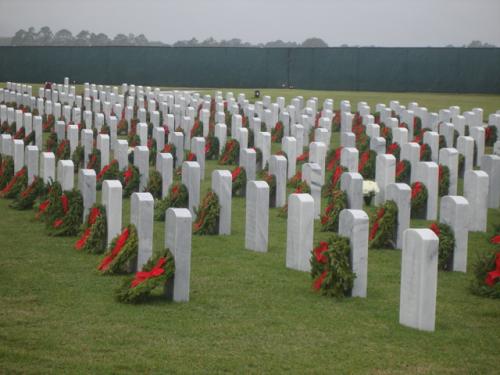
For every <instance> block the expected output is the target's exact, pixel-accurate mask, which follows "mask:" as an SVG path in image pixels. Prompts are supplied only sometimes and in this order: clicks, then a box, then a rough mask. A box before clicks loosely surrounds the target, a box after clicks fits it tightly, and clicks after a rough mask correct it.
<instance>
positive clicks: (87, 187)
mask: <svg viewBox="0 0 500 375" xmlns="http://www.w3.org/2000/svg"><path fill="white" fill-rule="evenodd" d="M78 189H79V190H80V193H81V194H82V198H83V219H84V220H85V218H86V217H87V215H88V214H89V211H90V208H91V207H92V205H93V204H94V203H95V202H96V173H95V170H93V169H83V168H81V169H80V170H79V171H78Z"/></svg>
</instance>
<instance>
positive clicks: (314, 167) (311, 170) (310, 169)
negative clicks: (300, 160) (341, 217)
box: [302, 163, 323, 219]
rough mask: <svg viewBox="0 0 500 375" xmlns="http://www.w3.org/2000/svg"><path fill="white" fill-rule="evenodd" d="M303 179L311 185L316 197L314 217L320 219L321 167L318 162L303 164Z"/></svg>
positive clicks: (313, 195)
mask: <svg viewBox="0 0 500 375" xmlns="http://www.w3.org/2000/svg"><path fill="white" fill-rule="evenodd" d="M302 180H303V181H305V182H306V183H307V185H309V187H310V189H311V195H312V197H313V199H314V217H315V218H316V219H319V217H320V214H321V188H322V186H323V185H322V184H321V167H320V166H319V164H316V163H304V164H303V165H302Z"/></svg>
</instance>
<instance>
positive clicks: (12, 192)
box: [0, 167, 28, 198]
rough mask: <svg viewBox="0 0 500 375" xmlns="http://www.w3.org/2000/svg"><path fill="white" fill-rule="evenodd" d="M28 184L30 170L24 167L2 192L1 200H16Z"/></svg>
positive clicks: (0, 192) (0, 191)
mask: <svg viewBox="0 0 500 375" xmlns="http://www.w3.org/2000/svg"><path fill="white" fill-rule="evenodd" d="M27 184H28V169H27V168H26V167H22V168H21V169H20V170H19V171H18V172H16V174H15V175H14V176H13V177H12V178H11V179H10V181H9V182H8V183H7V185H5V187H4V188H3V189H2V190H0V198H15V197H17V195H18V194H19V193H20V192H21V191H23V190H24V189H25V188H26V186H27Z"/></svg>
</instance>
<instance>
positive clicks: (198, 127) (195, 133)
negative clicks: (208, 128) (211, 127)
mask: <svg viewBox="0 0 500 375" xmlns="http://www.w3.org/2000/svg"><path fill="white" fill-rule="evenodd" d="M194 137H203V122H200V121H198V120H196V121H195V122H194V124H193V127H192V128H191V138H194Z"/></svg>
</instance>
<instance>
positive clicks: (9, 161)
mask: <svg viewBox="0 0 500 375" xmlns="http://www.w3.org/2000/svg"><path fill="white" fill-rule="evenodd" d="M0 158H1V163H0V190H3V188H4V187H5V186H7V184H8V183H9V181H10V180H11V179H12V177H14V159H13V158H12V157H11V156H5V155H4V156H2V155H1V154H0Z"/></svg>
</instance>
